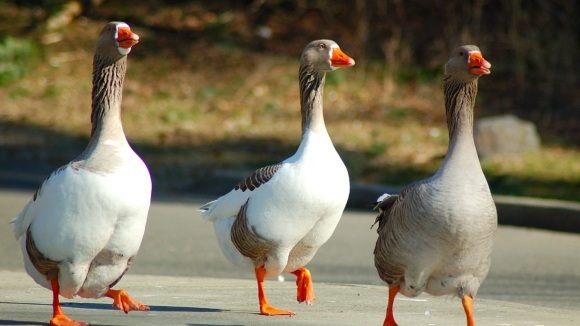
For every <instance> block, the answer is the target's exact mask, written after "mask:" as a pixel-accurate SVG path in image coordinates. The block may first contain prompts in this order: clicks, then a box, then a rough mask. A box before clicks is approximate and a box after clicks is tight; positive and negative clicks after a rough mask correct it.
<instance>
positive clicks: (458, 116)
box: [443, 75, 477, 140]
mask: <svg viewBox="0 0 580 326" xmlns="http://www.w3.org/2000/svg"><path fill="white" fill-rule="evenodd" d="M443 93H444V95H445V113H446V115H447V127H448V129H449V139H450V140H452V139H454V138H456V137H458V135H459V134H462V135H466V136H469V137H471V138H473V108H474V106H475V97H476V96H477V79H474V80H472V81H459V80H457V79H454V78H453V77H452V76H450V75H445V77H444V78H443Z"/></svg>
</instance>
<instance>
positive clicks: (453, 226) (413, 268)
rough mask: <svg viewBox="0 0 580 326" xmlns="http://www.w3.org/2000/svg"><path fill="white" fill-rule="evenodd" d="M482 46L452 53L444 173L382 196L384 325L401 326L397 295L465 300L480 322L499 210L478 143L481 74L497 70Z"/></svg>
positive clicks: (446, 86) (470, 320) (378, 257)
mask: <svg viewBox="0 0 580 326" xmlns="http://www.w3.org/2000/svg"><path fill="white" fill-rule="evenodd" d="M490 68H491V64H490V63H489V62H488V61H486V60H485V59H484V58H483V56H482V54H481V51H480V50H479V48H478V47H477V46H474V45H465V46H462V47H459V48H457V49H456V50H455V51H453V53H452V55H451V58H450V59H449V61H448V62H447V64H446V65H445V75H444V79H443V90H444V95H445V110H446V115H447V126H448V128H449V139H450V140H449V148H448V151H447V155H446V157H445V159H444V161H443V163H442V164H441V166H440V168H439V170H438V171H437V172H436V173H435V174H434V175H433V176H431V177H430V178H428V179H425V180H421V181H418V182H415V183H412V184H410V185H409V186H407V187H405V188H403V190H401V192H400V194H399V195H389V194H384V195H382V196H381V197H379V199H378V203H377V205H376V209H378V210H379V215H378V216H377V219H376V222H375V223H377V222H378V224H379V226H378V230H377V232H378V239H377V242H376V246H375V249H374V261H375V267H376V269H377V272H378V274H379V276H380V278H381V279H382V280H383V281H385V282H387V284H388V287H389V291H388V292H389V294H388V304H387V312H386V318H385V320H384V324H383V325H388V326H394V325H397V323H396V322H395V319H394V316H393V304H394V299H395V296H396V295H397V293H402V294H403V295H405V296H408V297H415V296H418V295H419V294H421V293H422V292H426V293H428V294H431V295H435V296H438V295H454V296H458V297H459V298H461V302H462V305H463V308H464V310H465V314H466V318H467V325H469V326H473V325H475V321H474V317H473V298H474V297H475V295H476V293H477V290H478V289H479V287H480V285H481V284H482V282H483V281H484V279H485V277H486V276H487V273H488V271H489V266H490V263H491V251H492V246H493V240H494V234H495V231H496V229H497V212H496V207H495V204H494V201H493V199H492V196H491V192H490V190H489V186H488V184H487V181H486V179H485V176H484V174H483V171H482V169H481V165H480V163H479V160H478V157H477V152H476V150H475V144H474V140H473V108H474V104H475V97H476V94H477V81H478V79H479V77H480V76H483V75H487V74H489V73H490Z"/></svg>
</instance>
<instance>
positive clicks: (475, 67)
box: [469, 52, 491, 76]
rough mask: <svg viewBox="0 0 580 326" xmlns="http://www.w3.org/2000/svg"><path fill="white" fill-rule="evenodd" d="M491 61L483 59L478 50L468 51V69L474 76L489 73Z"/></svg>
mask: <svg viewBox="0 0 580 326" xmlns="http://www.w3.org/2000/svg"><path fill="white" fill-rule="evenodd" d="M489 68H491V63H489V61H487V60H485V59H484V58H483V56H482V55H481V53H480V52H471V53H469V71H470V72H471V73H472V74H473V75H476V76H482V75H489V74H490V73H491V71H490V70H489Z"/></svg>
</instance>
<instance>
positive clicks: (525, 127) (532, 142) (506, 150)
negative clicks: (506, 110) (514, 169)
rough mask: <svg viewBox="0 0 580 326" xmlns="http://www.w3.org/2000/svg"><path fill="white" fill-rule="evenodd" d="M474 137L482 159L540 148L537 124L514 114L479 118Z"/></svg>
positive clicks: (534, 150) (535, 150)
mask: <svg viewBox="0 0 580 326" xmlns="http://www.w3.org/2000/svg"><path fill="white" fill-rule="evenodd" d="M474 138H475V146H476V148H477V153H478V154H479V156H480V158H482V159H487V158H491V157H495V156H502V155H518V154H523V153H529V152H537V151H538V150H540V136H539V135H538V132H537V130H536V126H535V125H534V124H533V123H532V122H529V121H526V120H521V119H519V118H517V117H516V116H514V115H503V116H497V117H489V118H483V119H479V120H478V121H477V123H476V124H475V128H474Z"/></svg>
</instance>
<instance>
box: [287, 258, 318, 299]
mask: <svg viewBox="0 0 580 326" xmlns="http://www.w3.org/2000/svg"><path fill="white" fill-rule="evenodd" d="M292 274H294V275H296V277H297V278H296V287H297V294H296V300H298V302H299V303H302V302H306V304H307V305H312V303H313V302H314V286H313V285H312V275H311V274H310V271H309V270H308V269H306V268H304V267H302V268H299V269H297V270H295V271H293V272H292Z"/></svg>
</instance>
